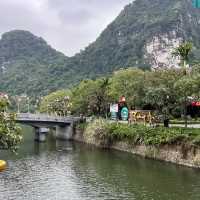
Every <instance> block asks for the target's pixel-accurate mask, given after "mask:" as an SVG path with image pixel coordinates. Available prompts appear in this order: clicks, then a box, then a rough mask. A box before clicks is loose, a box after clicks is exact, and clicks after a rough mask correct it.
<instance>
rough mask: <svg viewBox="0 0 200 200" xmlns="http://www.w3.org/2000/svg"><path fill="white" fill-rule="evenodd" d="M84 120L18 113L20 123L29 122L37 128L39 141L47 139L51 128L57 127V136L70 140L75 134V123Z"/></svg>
mask: <svg viewBox="0 0 200 200" xmlns="http://www.w3.org/2000/svg"><path fill="white" fill-rule="evenodd" d="M81 120H82V118H81V117H73V116H67V117H60V116H53V115H47V114H30V113H19V114H17V118H16V121H17V122H18V123H22V124H27V125H30V126H32V127H34V129H35V139H36V140H37V141H39V142H44V141H45V140H46V135H47V133H48V132H49V129H50V128H55V129H56V138H58V139H64V140H70V139H72V137H73V134H74V125H75V124H76V123H79V122H80V121H81Z"/></svg>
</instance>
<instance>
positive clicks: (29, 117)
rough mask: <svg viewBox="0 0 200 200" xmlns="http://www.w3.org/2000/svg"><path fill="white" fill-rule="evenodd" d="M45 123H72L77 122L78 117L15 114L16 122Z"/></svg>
mask: <svg viewBox="0 0 200 200" xmlns="http://www.w3.org/2000/svg"><path fill="white" fill-rule="evenodd" d="M29 120H31V121H45V122H48V121H49V122H73V121H79V120H80V117H73V116H66V117H62V116H56V115H47V114H31V113H19V114H17V121H29Z"/></svg>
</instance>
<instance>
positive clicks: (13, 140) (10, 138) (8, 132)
mask: <svg viewBox="0 0 200 200" xmlns="http://www.w3.org/2000/svg"><path fill="white" fill-rule="evenodd" d="M8 106H9V100H8V98H7V97H6V96H2V95H1V96H0V149H6V150H11V151H12V152H15V151H16V150H17V148H18V145H19V144H20V142H21V141H22V132H21V128H20V127H19V126H18V125H17V124H16V122H15V119H16V115H15V113H7V112H6V110H7V107H8Z"/></svg>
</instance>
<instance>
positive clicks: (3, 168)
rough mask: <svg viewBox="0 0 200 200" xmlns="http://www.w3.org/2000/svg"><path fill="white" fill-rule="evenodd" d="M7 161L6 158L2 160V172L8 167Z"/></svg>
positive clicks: (0, 164)
mask: <svg viewBox="0 0 200 200" xmlns="http://www.w3.org/2000/svg"><path fill="white" fill-rule="evenodd" d="M6 166H7V163H6V161H4V160H0V172H2V171H4V170H5V169H6Z"/></svg>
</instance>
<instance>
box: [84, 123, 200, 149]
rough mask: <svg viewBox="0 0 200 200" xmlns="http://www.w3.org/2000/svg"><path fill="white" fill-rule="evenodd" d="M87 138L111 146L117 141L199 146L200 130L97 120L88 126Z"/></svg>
mask: <svg viewBox="0 0 200 200" xmlns="http://www.w3.org/2000/svg"><path fill="white" fill-rule="evenodd" d="M85 134H86V135H85V137H86V138H90V141H92V140H93V139H94V138H95V141H99V142H100V141H101V144H104V145H109V144H111V143H113V142H116V141H128V142H130V143H131V144H134V145H140V144H144V145H154V146H157V145H165V144H175V143H182V144H183V143H189V144H191V145H199V144H200V143H199V141H200V139H199V138H200V134H199V129H192V128H191V129H189V128H188V129H184V128H164V127H156V128H153V127H147V126H144V125H127V124H121V123H115V122H112V123H110V122H108V121H106V120H103V119H97V120H94V121H93V122H91V123H89V124H88V125H87V128H86V129H85Z"/></svg>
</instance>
